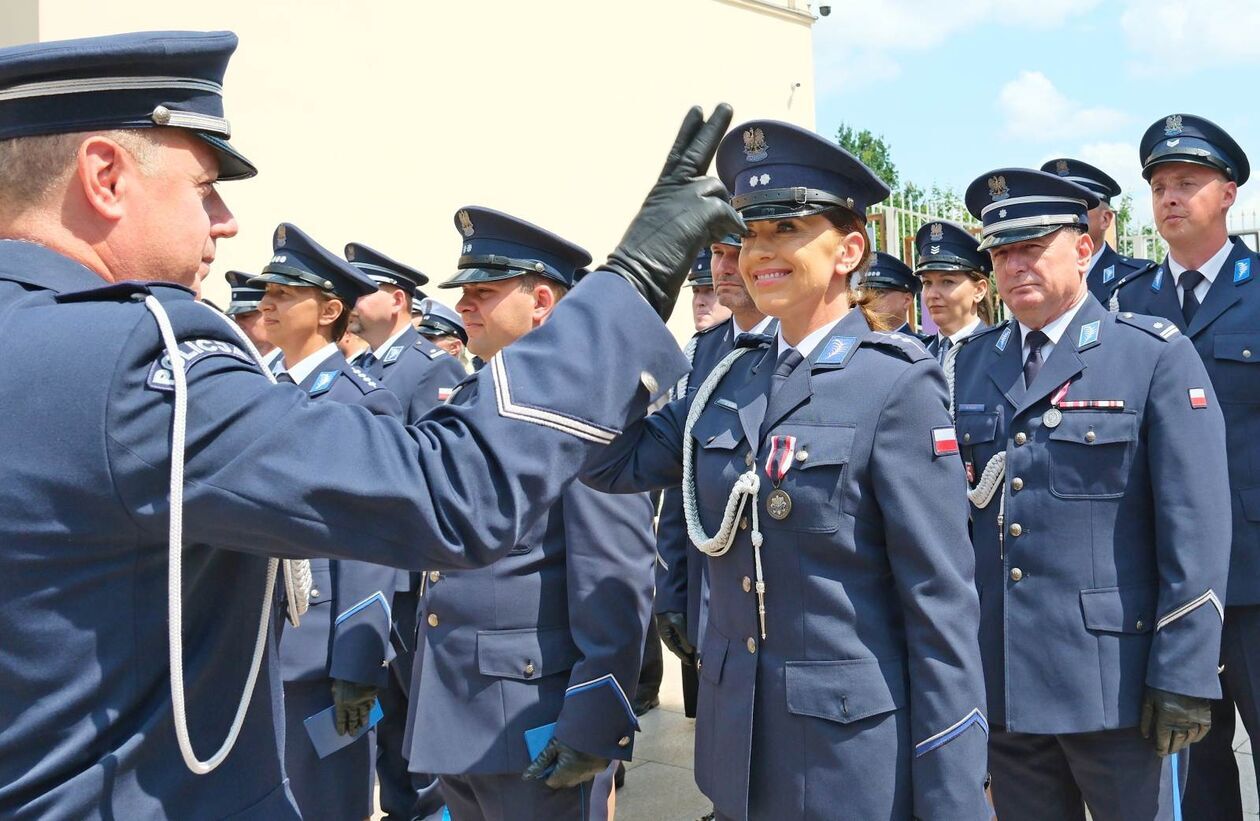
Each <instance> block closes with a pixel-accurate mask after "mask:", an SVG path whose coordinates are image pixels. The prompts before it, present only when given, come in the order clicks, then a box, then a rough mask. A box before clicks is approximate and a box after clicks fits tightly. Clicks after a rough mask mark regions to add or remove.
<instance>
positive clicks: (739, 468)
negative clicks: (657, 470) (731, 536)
mask: <svg viewBox="0 0 1260 821" xmlns="http://www.w3.org/2000/svg"><path fill="white" fill-rule="evenodd" d="M691 436H692V438H693V439H695V440H696V450H695V460H696V462H695V464H696V477H697V481H696V489H697V492H698V494H699V496H700V498H701V500H702V501H707V502H711V503H712V504H714V505H717V506H719V507H725V506H726V494H727V493H729V492H730V489H731V484H732V483H733V482H734V481H735V480H736V479H738V478H739V476H740V474H742V473H743V472H744V471H746V470H748V465H747V463H746V462H745V458H746V457H747V455H748V452H749V451H750V450H751V448H750V447H749V445H748V441H747V439H745V437H744V428H743V426H741V425H740V422H739V412H738V410H736V409H735V408H734V407H733V406H728V405H727V404H726V403H725V401H723V400H718V401H715V402H713V403H712V404H710V405H709V406H708V407H707V408H705V410H704V413H703V414H701V415H700V418H699V419H697V420H696V424H695V426H693V427H692V429H691ZM714 477H717V478H718V481H714ZM723 487H724V489H722V490H721V491H720V495H721V499H718V498H717V497H716V495H713V494H715V493H716V491H715V490H713V489H714V488H723ZM710 496H712V498H709V497H710Z"/></svg>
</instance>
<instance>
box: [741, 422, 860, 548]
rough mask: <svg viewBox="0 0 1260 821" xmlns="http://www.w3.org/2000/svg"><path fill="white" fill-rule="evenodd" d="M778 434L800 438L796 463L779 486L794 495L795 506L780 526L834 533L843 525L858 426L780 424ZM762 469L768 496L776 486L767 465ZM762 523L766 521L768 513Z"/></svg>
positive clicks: (765, 494) (760, 467) (764, 489)
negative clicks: (842, 517) (766, 471)
mask: <svg viewBox="0 0 1260 821" xmlns="http://www.w3.org/2000/svg"><path fill="white" fill-rule="evenodd" d="M775 435H776V436H784V435H786V436H795V437H796V453H795V455H794V457H793V459H792V466H791V468H790V469H789V470H788V474H787V476H786V477H784V479H783V481H782V482H781V483H780V485H779V486H780V488H782V489H783V490H784V491H785V492H786V493H788V495H789V496H791V497H792V509H791V511H790V512H789V513H788V515H787V517H786V518H785V519H783V520H782V521H780V522H778V523H777V524H778V526H779V527H782V528H785V529H787V530H795V531H801V532H805V533H834V532H835V531H836V530H837V529H838V528H839V527H840V511H841V509H842V508H843V507H844V489H845V479H846V478H847V476H848V468H849V460H850V458H851V457H852V455H853V439H854V436H855V435H856V428H855V427H854V426H853V425H827V424H806V423H800V422H795V423H790V424H786V425H782V426H780V427H779V428H778V429H777V430H776V431H775ZM758 469H759V470H762V475H761V477H762V478H761V485H762V496H763V497H764V496H767V495H768V494H769V493H771V492H772V490H773V487H774V486H773V483H771V482H770V481H769V480H768V479H767V478H766V475H765V472H764V465H759V466H758ZM763 504H764V502H763ZM763 512H764V508H763ZM762 522H763V524H764V523H765V518H764V516H763V518H762Z"/></svg>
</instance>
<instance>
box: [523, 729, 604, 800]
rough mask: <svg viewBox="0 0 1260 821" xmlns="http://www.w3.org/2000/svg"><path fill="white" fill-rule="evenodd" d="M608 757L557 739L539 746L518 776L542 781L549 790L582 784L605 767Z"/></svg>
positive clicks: (528, 779) (527, 779)
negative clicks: (573, 746)
mask: <svg viewBox="0 0 1260 821" xmlns="http://www.w3.org/2000/svg"><path fill="white" fill-rule="evenodd" d="M608 764H609V759H607V758H600V757H599V756H597V755H591V754H590V753H584V752H582V751H581V750H575V749H573V748H572V747H570V746H569V745H568V744H565V743H564V742H563V741H561V740H560V739H558V738H553V739H551V740H550V741H548V742H547V746H546V747H543V751H542V752H541V753H539V754H538V757H537V758H535V759H534V761H533V763H532V764H530V765H529V767H528V768H527V769H526V770H525V773H524V774H523V775H522V776H521V777H522V778H523V779H525V780H526V781H542V780H543V779H544V778H545V779H547V781H546V784H547V786H548V787H551V789H553V790H562V789H564V788H566V787H576V786H577V785H578V784H584V783H586V782H587V781H590V780H591V779H592V778H594V777H595V776H597V775H599V774H600V773H602V772H603V771H604V770H606V769H608Z"/></svg>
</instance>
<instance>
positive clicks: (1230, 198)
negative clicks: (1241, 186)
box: [1221, 180, 1238, 210]
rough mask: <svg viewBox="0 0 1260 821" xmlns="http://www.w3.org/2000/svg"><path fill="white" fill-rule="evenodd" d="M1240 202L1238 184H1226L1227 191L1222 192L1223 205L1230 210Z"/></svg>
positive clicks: (1231, 181) (1230, 182)
mask: <svg viewBox="0 0 1260 821" xmlns="http://www.w3.org/2000/svg"><path fill="white" fill-rule="evenodd" d="M1237 201H1238V183H1236V182H1234V181H1233V180H1230V181H1229V182H1227V183H1225V190H1224V191H1222V192H1221V204H1222V205H1224V206H1225V208H1226V210H1228V209H1229V208H1230V207H1231V206H1233V204H1234V203H1235V202H1237Z"/></svg>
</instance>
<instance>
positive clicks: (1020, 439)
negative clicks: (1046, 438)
mask: <svg viewBox="0 0 1260 821" xmlns="http://www.w3.org/2000/svg"><path fill="white" fill-rule="evenodd" d="M1027 441H1028V434H1026V433H1024V432H1023V431H1022V430H1021V431H1020V432H1019V433H1017V434H1015V444H1017V445H1022V444H1024V443H1025V442H1027Z"/></svg>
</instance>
